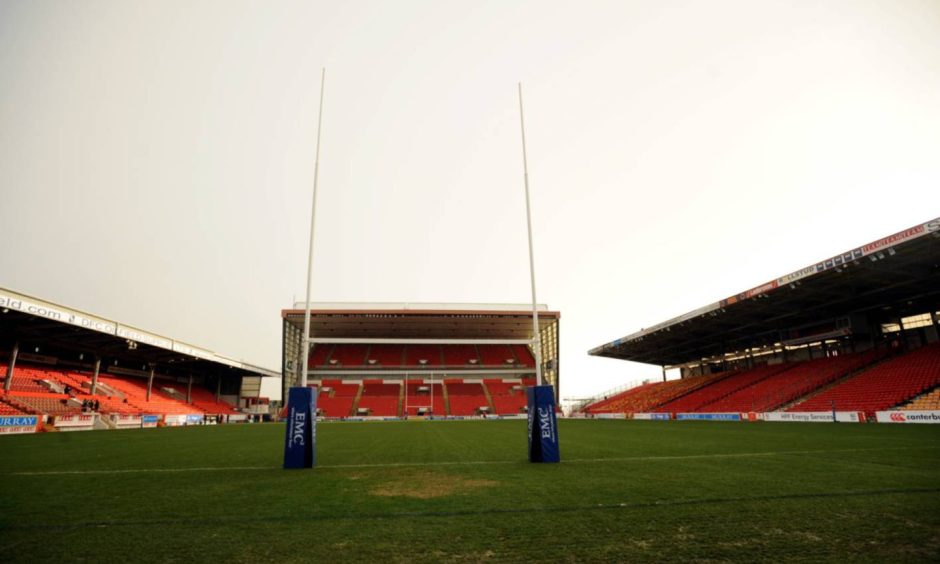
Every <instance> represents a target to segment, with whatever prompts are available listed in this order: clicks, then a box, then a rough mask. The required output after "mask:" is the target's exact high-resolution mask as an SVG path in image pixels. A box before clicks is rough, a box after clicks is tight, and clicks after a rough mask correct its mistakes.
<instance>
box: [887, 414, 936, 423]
mask: <svg viewBox="0 0 940 564" xmlns="http://www.w3.org/2000/svg"><path fill="white" fill-rule="evenodd" d="M875 418H876V419H878V422H879V423H940V411H879V412H877V413H875Z"/></svg>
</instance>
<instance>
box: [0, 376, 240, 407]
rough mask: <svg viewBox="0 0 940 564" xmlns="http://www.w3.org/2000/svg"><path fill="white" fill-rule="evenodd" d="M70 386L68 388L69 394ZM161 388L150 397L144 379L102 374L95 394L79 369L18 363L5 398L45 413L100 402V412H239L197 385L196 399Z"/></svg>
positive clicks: (155, 389) (193, 392)
mask: <svg viewBox="0 0 940 564" xmlns="http://www.w3.org/2000/svg"><path fill="white" fill-rule="evenodd" d="M66 390H67V391H68V393H65V392H66ZM167 390H168V388H163V389H158V386H157V384H155V385H154V389H153V390H152V392H151V399H150V401H147V399H146V398H147V387H146V383H145V382H144V381H143V380H141V379H135V378H126V377H120V376H115V375H110V374H101V375H100V376H99V378H98V390H97V392H98V393H96V394H94V395H92V394H91V376H90V375H88V374H83V373H80V372H75V371H71V370H65V369H55V368H49V367H37V366H29V365H18V366H17V370H16V373H15V375H14V378H13V383H12V384H11V390H10V393H9V394H5V396H4V399H5V400H6V402H7V404H12V405H13V406H15V407H16V408H18V409H20V410H21V411H27V412H29V413H35V414H41V415H68V414H74V413H81V412H82V411H83V410H82V402H83V401H85V400H88V401H97V402H98V405H99V409H98V412H99V413H103V414H110V413H117V414H122V415H143V414H150V415H173V414H177V415H188V414H212V415H235V414H239V413H240V412H239V411H237V410H236V409H235V408H234V407H233V406H232V405H230V404H228V403H226V402H224V401H217V400H216V398H215V396H214V394H212V393H211V392H209V391H208V390H206V389H204V388H199V387H193V389H192V400H193V401H192V404H189V403H187V402H186V398H185V395H183V394H180V393H176V395H175V396H174V394H173V393H171V392H169V391H167Z"/></svg>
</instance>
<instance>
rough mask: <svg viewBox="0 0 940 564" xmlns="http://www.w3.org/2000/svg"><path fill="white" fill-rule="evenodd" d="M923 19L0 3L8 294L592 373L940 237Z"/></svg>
mask: <svg viewBox="0 0 940 564" xmlns="http://www.w3.org/2000/svg"><path fill="white" fill-rule="evenodd" d="M938 37H940V2H938V1H936V0H924V1H902V0H884V1H880V2H878V1H875V2H861V1H857V0H849V1H805V2H793V1H792V0H787V1H780V2H774V1H755V0H742V1H713V2H678V1H675V2H660V1H656V2H653V1H648V2H628V1H613V2H583V1H582V2H570V3H563V2H546V1H545V0H542V1H537V2H511V1H507V0H500V1H493V2H483V1H473V2H471V1H464V2H443V1H429V2H405V1H395V2H355V1H350V2H262V1H257V2H243V1H232V0H225V1H219V2H194V1H190V0H185V1H176V2H171V1H159V2H157V1H153V2H137V1H135V2H127V1H124V0H114V1H87V0H86V1H78V2H62V1H41V0H28V1H25V0H24V1H11V0H0V242H2V252H0V286H3V287H7V288H10V289H13V290H16V291H20V292H23V293H26V294H31V295H34V296H37V297H40V298H44V299H47V300H51V301H54V302H58V303H61V304H63V305H67V306H71V307H75V308H79V309H83V310H86V311H89V312H91V313H95V314H98V315H102V316H105V317H109V318H111V319H115V320H118V321H121V322H124V323H128V324H132V325H136V326H139V327H140V328H142V329H147V330H151V331H155V332H158V333H161V334H164V335H167V336H170V337H173V338H177V339H181V340H185V341H189V342H191V343H193V344H196V345H200V346H205V347H207V348H210V349H212V350H215V351H216V352H218V353H221V354H225V355H229V356H234V357H236V358H242V359H245V360H247V361H250V362H254V363H258V364H260V365H263V366H266V367H270V368H272V369H278V367H279V366H280V338H281V332H280V310H281V309H282V308H285V307H289V306H290V305H291V303H292V301H293V300H294V299H297V300H301V299H302V297H303V294H304V285H305V266H306V252H307V248H306V246H307V233H308V229H309V221H310V214H309V208H310V195H311V189H312V181H313V168H314V148H315V141H316V111H317V102H318V95H319V80H320V68H321V67H326V68H327V82H326V98H325V103H324V114H325V115H324V128H323V138H322V150H321V164H320V199H319V204H318V205H319V215H318V223H317V245H316V258H315V274H314V291H313V299H314V300H315V301H398V302H422V301H424V302H426V301H433V302H515V303H525V302H527V301H528V300H529V280H528V264H527V254H526V253H527V249H526V231H525V201H524V195H523V184H522V158H521V143H520V138H519V121H518V119H519V116H518V101H517V98H516V84H517V82H520V81H521V82H522V83H523V87H524V91H525V104H526V126H527V141H528V151H529V170H530V180H531V189H532V197H533V212H534V216H533V221H534V226H535V255H536V256H535V259H536V271H537V277H538V297H539V301H540V302H542V303H546V304H548V305H549V307H551V308H552V309H557V310H560V311H561V313H562V321H561V342H562V349H561V354H562V358H561V361H562V364H561V367H562V371H561V378H562V386H563V389H562V396H563V397H569V398H570V397H579V396H585V395H589V394H593V393H597V392H600V391H602V390H605V389H607V388H610V387H612V386H617V385H620V384H623V383H626V382H628V381H631V380H639V379H642V378H644V377H651V376H652V377H657V376H658V375H659V371H660V369H659V367H649V366H643V365H637V364H632V363H625V362H621V361H613V360H607V359H596V358H591V357H588V356H587V354H586V351H587V350H588V349H589V348H592V347H594V346H597V345H600V344H602V343H605V342H608V341H611V340H613V339H615V338H618V337H622V336H624V335H626V334H629V333H632V332H634V331H636V330H638V329H640V328H641V327H646V326H650V325H653V324H655V323H657V322H660V321H663V320H665V319H667V318H670V317H673V316H676V315H679V314H682V313H685V312H687V311H689V310H692V309H694V308H697V307H699V306H702V305H705V304H707V303H710V302H714V301H717V300H718V299H721V298H724V297H727V296H729V295H731V294H734V293H737V292H739V291H742V290H745V289H747V288H750V287H753V286H756V285H757V284H759V283H763V282H766V281H767V280H769V279H772V278H776V277H778V276H780V275H782V274H785V273H787V272H790V271H793V270H796V269H797V268H800V267H803V266H806V265H808V264H811V263H813V262H815V261H817V260H818V259H822V258H827V257H829V256H831V255H834V254H836V253H839V252H842V251H845V250H848V249H850V248H852V247H854V246H856V245H858V244H861V243H865V242H868V241H870V240H873V239H877V238H879V237H881V236H883V235H887V234H890V233H893V232H895V231H899V230H901V229H903V228H906V227H910V226H912V225H914V224H916V223H918V222H922V221H925V220H928V219H931V218H933V217H936V216H937V215H940V213H938V212H940V41H938Z"/></svg>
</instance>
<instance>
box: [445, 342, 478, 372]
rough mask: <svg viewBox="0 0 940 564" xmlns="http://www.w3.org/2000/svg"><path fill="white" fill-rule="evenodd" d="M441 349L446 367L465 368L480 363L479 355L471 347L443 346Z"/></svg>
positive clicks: (474, 348)
mask: <svg viewBox="0 0 940 564" xmlns="http://www.w3.org/2000/svg"><path fill="white" fill-rule="evenodd" d="M443 349H444V364H445V365H446V366H453V367H457V366H467V365H468V364H474V363H479V362H480V355H479V354H477V349H476V347H474V346H473V345H444V347H443Z"/></svg>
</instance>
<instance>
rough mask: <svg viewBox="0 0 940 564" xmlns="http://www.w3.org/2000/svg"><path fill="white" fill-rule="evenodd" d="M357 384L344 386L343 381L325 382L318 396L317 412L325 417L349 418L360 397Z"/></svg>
mask: <svg viewBox="0 0 940 564" xmlns="http://www.w3.org/2000/svg"><path fill="white" fill-rule="evenodd" d="M359 387H360V385H359V384H358V383H357V384H344V383H343V381H342V380H323V383H322V384H321V386H320V394H319V395H318V396H317V411H319V412H320V414H321V415H323V416H324V417H348V416H349V415H351V412H352V407H353V402H354V401H355V400H356V397H358V395H359Z"/></svg>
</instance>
